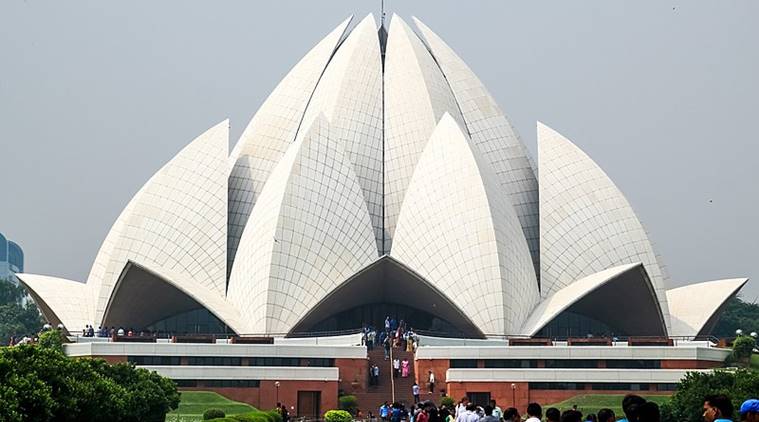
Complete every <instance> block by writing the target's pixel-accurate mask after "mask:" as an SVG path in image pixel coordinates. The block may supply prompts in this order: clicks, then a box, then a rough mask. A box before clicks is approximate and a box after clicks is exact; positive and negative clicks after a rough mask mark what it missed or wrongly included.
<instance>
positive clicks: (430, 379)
mask: <svg viewBox="0 0 759 422" xmlns="http://www.w3.org/2000/svg"><path fill="white" fill-rule="evenodd" d="M427 383H428V384H429V387H430V393H434V392H435V373H434V372H432V370H430V371H429V374H428V375H427Z"/></svg>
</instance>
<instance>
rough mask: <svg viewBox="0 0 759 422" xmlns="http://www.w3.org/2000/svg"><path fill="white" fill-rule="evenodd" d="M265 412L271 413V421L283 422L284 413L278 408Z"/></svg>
mask: <svg viewBox="0 0 759 422" xmlns="http://www.w3.org/2000/svg"><path fill="white" fill-rule="evenodd" d="M264 413H266V414H267V415H269V417H270V420H271V422H282V415H280V414H279V411H278V410H277V409H272V410H268V411H266V412H264Z"/></svg>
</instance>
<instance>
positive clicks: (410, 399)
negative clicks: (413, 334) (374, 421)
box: [356, 346, 424, 417]
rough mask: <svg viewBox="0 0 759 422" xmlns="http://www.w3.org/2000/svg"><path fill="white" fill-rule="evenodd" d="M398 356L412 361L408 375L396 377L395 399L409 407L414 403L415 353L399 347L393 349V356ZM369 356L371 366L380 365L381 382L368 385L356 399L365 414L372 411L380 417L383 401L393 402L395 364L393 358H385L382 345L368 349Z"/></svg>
mask: <svg viewBox="0 0 759 422" xmlns="http://www.w3.org/2000/svg"><path fill="white" fill-rule="evenodd" d="M396 357H397V358H398V359H400V360H401V361H403V359H404V358H405V359H408V360H409V363H410V365H409V374H408V377H406V378H403V377H401V376H400V375H398V377H397V378H395V401H397V402H399V403H403V404H405V405H406V407H407V408H408V407H410V406H413V404H414V395H413V394H411V386H412V385H414V353H413V352H407V351H406V350H405V349H400V348H397V349H393V358H396ZM367 358H368V359H369V367H372V366H374V365H377V366H379V368H380V375H379V382H378V384H377V385H371V386H368V387H367V388H366V392H365V393H357V394H356V399H357V400H358V407H359V409H361V411H362V412H363V413H364V415H365V416H368V414H369V413H368V412H370V411H371V412H372V413H373V414H374V415H375V416H377V417H378V416H379V415H378V412H379V407H380V406H382V403H383V402H385V401H387V402H388V403H391V404H392V397H393V396H392V391H391V384H390V378H391V377H392V376H393V370H392V366H393V365H392V360H390V359H388V360H385V351H384V349H382V347H376V346H375V347H374V349H373V350H370V351H368V352H367ZM422 391H424V389H422Z"/></svg>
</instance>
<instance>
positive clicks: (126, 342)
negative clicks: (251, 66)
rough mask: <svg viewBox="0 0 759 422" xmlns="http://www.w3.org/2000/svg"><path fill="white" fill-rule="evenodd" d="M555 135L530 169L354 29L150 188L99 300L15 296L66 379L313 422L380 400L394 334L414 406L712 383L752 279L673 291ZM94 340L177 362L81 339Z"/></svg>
mask: <svg viewBox="0 0 759 422" xmlns="http://www.w3.org/2000/svg"><path fill="white" fill-rule="evenodd" d="M560 130H561V128H552V127H549V126H548V125H547V124H544V123H538V124H537V140H538V154H537V157H531V156H530V154H529V152H528V150H527V148H526V146H525V145H524V144H523V143H522V141H521V140H520V137H519V135H518V134H517V131H516V129H515V128H514V126H513V125H512V124H511V122H510V121H509V119H508V117H507V115H506V114H505V113H504V110H503V109H502V108H501V107H500V106H499V105H498V104H496V102H495V101H494V99H493V97H492V96H491V94H490V93H489V92H488V90H487V89H486V88H485V86H484V85H483V84H482V82H481V81H480V80H479V79H478V78H477V76H476V75H475V74H474V73H473V72H472V70H470V68H469V67H468V66H467V65H466V64H465V63H464V62H463V61H462V60H461V59H460V58H459V56H458V55H457V54H456V53H455V52H454V51H453V50H452V49H451V48H450V47H449V46H448V45H447V44H446V43H445V42H444V41H443V40H442V39H441V38H440V37H439V36H438V35H437V34H436V33H434V32H433V31H432V30H431V29H430V28H428V27H427V26H426V25H425V24H423V23H422V22H421V21H419V20H417V19H414V20H413V28H412V26H410V25H409V24H407V23H406V22H404V20H403V19H401V18H400V17H398V16H393V17H392V19H391V20H390V22H389V24H388V25H384V24H383V25H379V26H378V25H377V23H376V20H375V18H374V17H373V16H372V15H369V16H367V17H366V18H364V19H363V20H360V21H359V20H354V19H353V18H349V19H346V20H345V21H344V22H342V23H340V24H339V25H338V26H337V27H336V28H335V29H334V30H332V32H330V33H329V34H327V35H326V36H325V37H324V38H323V39H322V40H321V41H319V42H318V44H316V45H315V46H314V47H313V48H312V49H311V50H310V51H309V52H308V53H307V54H306V55H305V56H304V57H303V58H302V59H300V61H299V62H297V64H296V65H295V66H294V67H293V68H292V69H291V70H290V72H289V73H288V74H287V75H286V76H285V77H284V78H283V79H282V81H281V82H280V83H279V85H277V86H276V87H275V88H274V90H273V91H272V93H271V94H270V95H269V97H268V98H267V99H266V101H265V102H264V103H263V104H262V105H261V106H260V108H259V109H258V111H257V112H256V113H255V115H254V116H253V118H252V120H251V121H250V123H249V124H248V126H247V128H246V129H245V130H244V132H243V133H242V135H241V137H240V139H238V140H237V141H236V144H235V146H234V148H232V150H231V152H230V151H229V145H230V140H229V123H228V121H223V122H220V123H218V124H216V125H215V126H213V127H211V128H210V129H208V130H207V131H206V132H205V133H203V134H201V135H200V136H198V137H197V138H196V139H194V140H193V141H191V142H190V143H189V144H187V146H186V147H185V148H184V149H183V150H181V151H180V152H179V153H178V154H177V155H176V156H175V157H174V158H172V159H170V160H169V161H168V162H167V163H166V164H165V165H164V166H163V167H162V168H161V169H159V170H158V171H157V172H156V173H155V174H154V175H153V176H152V177H151V178H150V179H149V180H148V181H147V182H146V183H145V185H144V186H143V187H142V188H141V189H140V190H139V191H138V192H137V193H136V195H135V196H134V197H133V198H132V199H131V201H130V202H129V203H128V204H127V205H126V207H125V208H124V210H123V211H122V213H121V215H120V216H119V217H118V219H117V220H116V221H115V223H114V224H113V227H112V228H111V230H110V232H108V234H107V236H106V237H105V239H104V241H103V244H102V246H101V248H100V251H99V252H98V254H97V257H96V259H95V262H94V264H93V266H92V269H91V271H90V273H89V277H88V278H87V280H86V282H82V281H84V280H82V281H72V280H64V279H60V278H55V277H49V276H41V275H33V274H18V278H19V279H20V281H21V282H22V283H23V285H25V286H26V287H27V288H28V290H29V291H30V294H31V295H32V298H33V299H34V301H35V302H36V303H37V304H38V306H39V307H40V309H41V311H42V313H43V314H44V317H45V318H46V319H47V320H48V322H50V323H51V324H53V325H61V326H62V327H63V329H64V330H66V332H67V333H68V334H70V335H71V336H72V338H75V340H72V341H73V343H71V344H69V345H67V352H68V353H69V354H70V355H72V356H100V357H105V358H106V359H109V360H112V361H130V362H134V363H135V364H137V365H140V366H145V367H148V368H152V369H155V370H157V371H159V372H161V373H164V374H166V375H168V376H171V377H172V378H174V379H175V380H177V382H178V383H179V385H180V386H181V387H183V388H188V389H193V388H197V389H214V390H216V391H219V392H222V394H225V395H227V396H229V397H232V398H235V399H238V400H242V401H246V402H249V403H253V404H254V405H256V406H263V407H266V406H273V404H274V403H273V402H274V400H275V399H274V397H275V394H276V400H277V401H285V402H286V403H289V404H292V405H293V406H296V404H297V411H296V413H298V414H301V415H311V414H316V415H318V414H321V412H323V411H324V410H327V409H328V408H330V407H334V406H335V404H336V400H337V395H338V394H341V393H344V394H355V395H357V397H359V400H360V401H363V402H361V404H360V407H362V408H365V407H367V408H368V407H373V406H374V405H375V404H376V403H374V402H373V401H374V400H379V399H380V398H381V397H382V394H387V393H386V392H385V390H383V388H387V385H385V387H382V385H380V386H379V387H378V386H376V385H375V386H367V385H366V377H367V368H368V366H367V362H369V363H371V362H374V361H375V360H377V361H378V362H382V359H381V351H380V352H379V353H380V355H376V354H377V350H367V348H366V347H365V346H363V345H362V344H363V342H362V340H361V334H360V333H359V330H361V329H362V327H364V326H366V325H367V324H371V325H374V326H377V327H382V323H383V321H384V319H385V317H386V316H391V317H392V318H394V319H397V320H403V321H405V322H406V324H407V325H408V326H411V327H413V328H414V330H415V331H416V332H417V334H418V335H419V338H420V341H419V347H418V348H417V350H416V351H413V352H411V353H408V354H407V358H409V359H411V360H412V361H413V371H412V377H411V378H412V379H411V382H413V380H416V381H417V382H419V383H420V384H424V383H426V380H427V378H426V377H427V374H429V373H430V372H433V373H435V374H436V378H437V380H438V384H437V387H435V388H432V389H431V390H433V391H432V392H430V393H429V394H431V396H430V397H429V398H431V399H435V398H439V397H440V396H441V395H444V394H447V395H451V396H455V397H456V398H458V397H460V396H463V395H468V396H469V397H470V398H472V399H473V400H474V398H477V399H476V400H486V398H487V400H489V399H490V398H493V399H496V398H497V400H498V402H499V405H500V406H502V407H503V406H510V405H516V406H518V407H520V408H522V407H524V406H526V403H527V402H528V401H536V400H541V401H543V402H544V403H551V402H552V401H551V400H555V401H559V400H558V399H560V398H567V397H571V394H578V392H588V391H597V390H603V391H610V392H614V391H623V392H626V391H646V392H647V394H656V393H657V392H658V393H666V392H668V391H669V392H670V393H671V390H672V389H673V388H674V386H675V385H676V382H677V381H678V380H679V379H680V378H681V377H682V376H684V374H685V372H687V371H691V370H711V368H714V367H718V366H721V365H722V362H723V361H724V359H725V357H727V354H728V353H729V351H728V350H726V349H722V348H720V347H717V343H716V341H714V340H713V339H710V337H709V335H710V333H711V330H712V328H713V327H714V325H715V324H716V322H717V319H718V316H719V313H720V310H721V308H722V307H723V306H724V304H725V302H726V301H727V300H728V299H729V298H731V297H733V296H734V295H735V294H737V292H738V291H739V290H740V289H741V287H742V286H743V285H744V284H745V283H746V282H747V279H746V278H729V279H724V280H717V281H707V282H699V283H695V284H690V285H686V286H684V287H678V288H672V287H671V286H670V281H669V279H668V276H667V274H666V272H665V269H664V266H663V264H662V258H661V257H660V256H659V255H658V254H657V253H656V251H655V249H654V247H653V245H652V242H651V241H650V240H649V236H648V234H647V232H646V230H645V228H644V227H643V225H642V224H641V222H640V221H639V219H638V218H637V216H636V214H635V212H634V210H633V208H632V206H631V204H630V203H629V202H628V201H627V199H625V196H624V195H623V193H622V192H621V191H620V190H619V189H618V188H617V186H616V185H615V184H614V182H613V181H612V180H610V179H609V177H608V176H607V175H606V173H605V172H604V171H603V170H602V168H601V167H600V166H599V165H598V164H597V163H595V162H594V161H593V160H592V159H591V158H590V157H589V156H588V155H587V154H586V153H585V152H583V151H582V149H581V148H580V147H579V146H578V145H577V144H575V143H574V142H572V141H570V140H569V139H567V137H565V136H564V135H562V134H561V133H560ZM579 141H580V142H578V143H579V144H581V140H579ZM88 325H91V326H94V327H97V326H103V327H124V328H127V329H129V330H133V331H134V332H135V333H136V332H143V331H146V332H149V333H169V334H171V339H170V340H169V339H166V338H161V337H160V336H144V337H143V336H135V337H133V338H118V337H113V338H110V337H109V338H98V337H95V338H91V339H85V338H79V337H78V336H77V334H80V333H81V332H82V329H83V328H85V327H86V326H88ZM208 338H211V340H208ZM397 353H399V354H400V355H403V353H407V352H405V351H398V352H397ZM404 356H406V355H404ZM382 365H386V364H385V363H382ZM275 381H276V382H275ZM388 382H390V381H388ZM403 382H407V381H406V380H399V381H398V383H400V384H399V385H400V386H398V391H401V392H402V393H399V394H401V396H405V395H409V394H410V384H409V385H408V386H405V384H402V383H403ZM275 384H276V392H275V390H274V388H275V387H274V385H275ZM407 387H408V389H407V390H408V391H406V390H404V389H406V388H407ZM388 391H389V390H388ZM407 393H408V394H407ZM373 394H374V395H373ZM385 399H386V398H385ZM382 401H384V399H383V400H380V401H379V402H378V403H381V402H382ZM523 405H524V406H523Z"/></svg>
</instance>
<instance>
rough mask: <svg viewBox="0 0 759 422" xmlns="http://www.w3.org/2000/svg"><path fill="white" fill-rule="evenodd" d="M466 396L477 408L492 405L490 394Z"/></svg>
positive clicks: (468, 393) (480, 393) (478, 393)
mask: <svg viewBox="0 0 759 422" xmlns="http://www.w3.org/2000/svg"><path fill="white" fill-rule="evenodd" d="M466 396H467V397H469V401H470V402H472V403H474V404H476V405H477V406H482V407H485V406H488V405H490V392H474V393H470V392H467V393H466Z"/></svg>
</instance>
